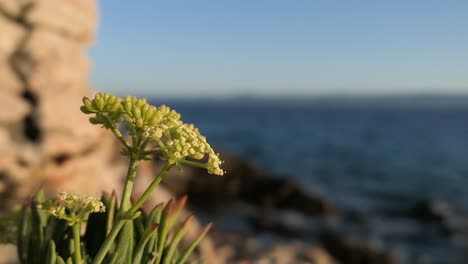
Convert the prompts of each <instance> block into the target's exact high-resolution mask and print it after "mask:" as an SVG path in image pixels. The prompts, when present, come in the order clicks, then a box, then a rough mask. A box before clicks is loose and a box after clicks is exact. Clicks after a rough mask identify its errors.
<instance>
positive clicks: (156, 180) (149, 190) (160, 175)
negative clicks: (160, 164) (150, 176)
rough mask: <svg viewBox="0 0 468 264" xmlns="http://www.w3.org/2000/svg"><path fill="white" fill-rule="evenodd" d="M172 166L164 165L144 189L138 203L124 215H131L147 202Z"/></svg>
mask: <svg viewBox="0 0 468 264" xmlns="http://www.w3.org/2000/svg"><path fill="white" fill-rule="evenodd" d="M173 166H174V164H169V163H166V165H165V166H164V168H163V169H162V170H161V171H160V172H159V173H158V175H157V176H156V178H154V180H153V181H152V182H151V184H150V185H149V186H148V188H146V190H145V192H144V193H143V194H142V195H141V197H140V198H139V199H138V201H137V202H136V203H135V204H134V205H133V206H132V207H131V208H130V210H129V211H128V213H126V214H128V215H132V214H133V213H135V212H136V211H137V210H138V209H139V208H140V207H141V206H142V205H143V204H144V203H145V202H146V200H148V198H149V196H150V195H151V193H152V192H153V190H154V188H156V187H157V186H158V185H159V183H160V182H161V181H162V179H163V178H164V175H166V173H168V172H169V170H171V168H172V167H173Z"/></svg>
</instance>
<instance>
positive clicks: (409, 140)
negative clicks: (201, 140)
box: [169, 100, 468, 209]
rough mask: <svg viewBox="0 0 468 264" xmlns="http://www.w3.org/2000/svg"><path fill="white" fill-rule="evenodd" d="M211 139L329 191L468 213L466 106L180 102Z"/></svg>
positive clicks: (182, 109)
mask: <svg viewBox="0 0 468 264" xmlns="http://www.w3.org/2000/svg"><path fill="white" fill-rule="evenodd" d="M169 105H170V106H172V107H174V108H175V109H177V110H178V111H179V112H180V113H181V114H182V118H183V119H184V120H185V121H187V122H193V123H195V124H196V125H197V127H199V129H200V130H201V131H202V133H203V134H205V135H206V136H207V138H208V139H209V142H210V143H211V144H212V145H213V146H215V147H217V148H219V149H221V150H224V151H227V152H231V153H234V154H237V155H239V156H241V157H244V158H246V159H248V160H250V161H252V162H254V163H255V164H256V165H257V166H259V167H260V168H262V169H264V170H266V171H270V172H272V173H275V174H279V175H284V176H287V177H293V178H294V179H297V180H298V181H300V182H302V183H303V184H304V185H307V186H310V187H311V188H313V189H315V190H317V191H322V192H324V193H341V194H346V193H352V194H356V193H363V194H364V193H388V194H402V195H404V196H409V197H415V198H420V199H440V200H444V201H448V202H450V203H451V204H454V205H456V206H457V207H460V208H464V209H468V191H467V189H468V107H467V108H436V107H434V108H431V107H419V108H402V107H396V106H395V107H379V106H375V105H374V106H370V107H362V106H359V105H346V106H342V105H339V104H337V105H330V104H328V105H317V104H314V103H311V104H307V103H304V102H301V103H294V102H284V103H281V102H278V101H260V102H257V101H247V102H243V101H241V100H233V101H211V102H210V101H174V102H170V103H169Z"/></svg>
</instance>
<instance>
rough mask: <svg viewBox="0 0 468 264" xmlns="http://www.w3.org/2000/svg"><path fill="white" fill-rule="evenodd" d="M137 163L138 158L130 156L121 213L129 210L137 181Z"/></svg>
mask: <svg viewBox="0 0 468 264" xmlns="http://www.w3.org/2000/svg"><path fill="white" fill-rule="evenodd" d="M137 165H138V160H136V159H135V158H133V157H130V164H129V165H128V171H127V178H126V179H125V186H124V190H123V193H122V201H121V202H120V208H119V214H122V213H123V212H125V211H127V210H128V208H129V207H130V197H131V195H132V189H133V182H134V181H135V175H136V169H137Z"/></svg>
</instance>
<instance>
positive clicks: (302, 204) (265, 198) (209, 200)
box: [164, 154, 338, 216]
mask: <svg viewBox="0 0 468 264" xmlns="http://www.w3.org/2000/svg"><path fill="white" fill-rule="evenodd" d="M221 159H222V160H224V164H223V169H224V170H225V171H226V173H225V175H224V176H222V177H213V176H211V175H208V174H207V173H206V171H205V170H203V169H198V168H187V167H184V168H183V170H182V172H180V173H179V175H177V176H175V177H167V178H166V180H165V182H164V184H165V185H166V186H167V187H168V189H169V190H171V191H172V192H174V194H175V195H183V194H188V195H189V197H190V202H191V203H193V204H196V205H198V206H202V207H210V206H213V207H215V206H217V205H220V206H225V205H226V203H235V202H246V203H249V204H251V205H254V206H256V207H258V208H261V209H265V210H268V209H288V210H295V211H299V212H301V213H304V214H306V215H309V216H314V215H329V214H336V213H338V210H337V208H335V207H334V206H333V205H332V204H330V203H329V202H327V201H325V200H324V199H322V198H321V197H319V196H316V195H314V194H311V193H309V192H306V191H305V190H303V189H302V188H301V186H300V185H299V184H298V183H297V182H295V181H293V180H289V179H287V178H281V177H278V176H275V175H269V174H267V173H265V172H263V171H261V170H259V169H257V168H256V167H254V166H253V165H251V164H250V163H248V162H246V161H243V160H241V159H238V158H236V157H233V156H230V155H227V154H221Z"/></svg>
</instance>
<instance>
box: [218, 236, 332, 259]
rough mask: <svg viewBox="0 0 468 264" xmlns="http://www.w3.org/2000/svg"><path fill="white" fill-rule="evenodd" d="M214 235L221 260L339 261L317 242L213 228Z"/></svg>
mask: <svg viewBox="0 0 468 264" xmlns="http://www.w3.org/2000/svg"><path fill="white" fill-rule="evenodd" d="M212 239H213V242H214V244H215V245H216V252H217V253H218V256H219V257H220V258H221V259H222V261H223V262H222V263H239V264H240V263H277V264H282V263H284V264H290V263H295V264H296V263H297V264H300V263H304V264H305V263H309V264H333V263H336V261H335V260H334V259H333V257H331V256H330V254H328V252H327V251H326V250H325V249H323V248H322V247H320V246H319V245H317V244H314V243H312V244H308V243H304V242H298V241H289V242H285V241H277V240H275V239H266V240H265V239H261V238H258V237H255V236H253V235H251V234H243V233H238V232H236V233H234V232H226V231H213V232H212ZM267 241H269V242H267Z"/></svg>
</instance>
